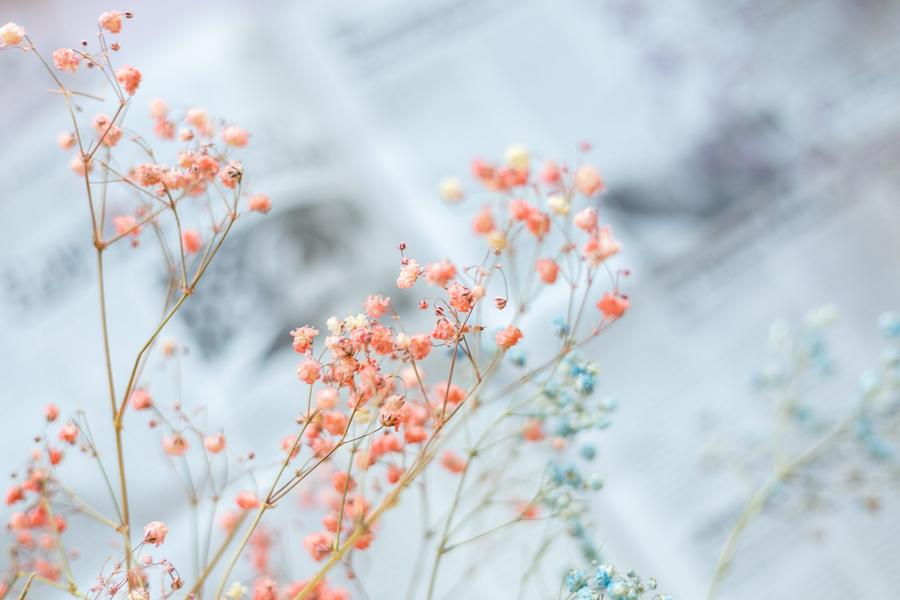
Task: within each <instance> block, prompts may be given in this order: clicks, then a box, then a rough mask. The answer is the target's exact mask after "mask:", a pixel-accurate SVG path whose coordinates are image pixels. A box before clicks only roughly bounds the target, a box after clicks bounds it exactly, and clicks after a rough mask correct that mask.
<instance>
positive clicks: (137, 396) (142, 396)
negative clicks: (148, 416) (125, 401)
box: [130, 388, 153, 410]
mask: <svg viewBox="0 0 900 600" xmlns="http://www.w3.org/2000/svg"><path fill="white" fill-rule="evenodd" d="M130 402H131V407H132V408H133V409H135V410H146V409H148V408H150V407H151V406H153V398H152V397H151V396H150V392H148V391H147V390H145V389H142V388H138V389H136V390H134V391H133V392H131V398H130Z"/></svg>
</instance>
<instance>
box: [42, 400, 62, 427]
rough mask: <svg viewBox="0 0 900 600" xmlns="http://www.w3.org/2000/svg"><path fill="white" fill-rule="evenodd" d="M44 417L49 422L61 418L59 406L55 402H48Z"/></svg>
mask: <svg viewBox="0 0 900 600" xmlns="http://www.w3.org/2000/svg"><path fill="white" fill-rule="evenodd" d="M44 418H45V419H47V422H48V423H52V422H53V421H55V420H56V419H57V418H59V407H58V406H56V405H55V404H48V405H47V406H46V407H44Z"/></svg>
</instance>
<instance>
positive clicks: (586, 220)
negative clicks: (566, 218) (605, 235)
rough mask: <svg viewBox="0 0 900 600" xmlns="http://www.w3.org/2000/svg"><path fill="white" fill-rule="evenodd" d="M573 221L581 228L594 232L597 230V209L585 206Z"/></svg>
mask: <svg viewBox="0 0 900 600" xmlns="http://www.w3.org/2000/svg"><path fill="white" fill-rule="evenodd" d="M573 222H574V223H575V226H576V227H578V228H579V229H583V230H584V231H586V232H588V233H593V232H594V231H596V230H597V211H596V210H594V209H593V208H590V207H588V208H585V209H584V210H582V211H579V212H578V214H576V215H575V218H574V219H573Z"/></svg>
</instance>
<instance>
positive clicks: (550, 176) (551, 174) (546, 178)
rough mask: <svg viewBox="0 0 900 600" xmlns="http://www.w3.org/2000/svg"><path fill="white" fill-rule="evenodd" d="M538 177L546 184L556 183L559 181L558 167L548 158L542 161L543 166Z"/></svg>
mask: <svg viewBox="0 0 900 600" xmlns="http://www.w3.org/2000/svg"><path fill="white" fill-rule="evenodd" d="M538 177H540V179H541V181H543V182H544V183H546V184H547V185H556V184H557V183H559V179H560V171H559V167H558V166H557V164H556V163H555V162H553V161H552V160H548V161H547V162H545V163H544V166H542V167H541V171H540V173H539V174H538Z"/></svg>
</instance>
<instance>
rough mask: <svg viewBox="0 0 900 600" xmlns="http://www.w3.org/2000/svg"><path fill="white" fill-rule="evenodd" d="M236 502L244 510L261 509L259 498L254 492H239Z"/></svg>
mask: <svg viewBox="0 0 900 600" xmlns="http://www.w3.org/2000/svg"><path fill="white" fill-rule="evenodd" d="M234 501H235V502H236V503H237V505H238V506H240V507H241V508H242V509H244V510H250V509H253V508H259V497H258V496H257V495H256V494H254V493H253V492H248V491H246V490H244V491H242V492H238V495H237V496H235V498H234Z"/></svg>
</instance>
